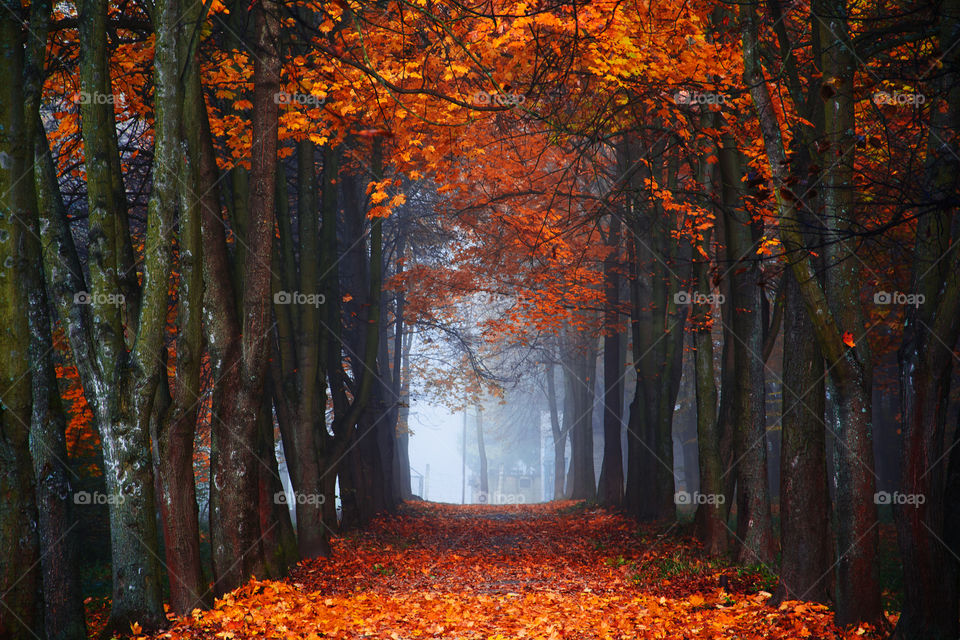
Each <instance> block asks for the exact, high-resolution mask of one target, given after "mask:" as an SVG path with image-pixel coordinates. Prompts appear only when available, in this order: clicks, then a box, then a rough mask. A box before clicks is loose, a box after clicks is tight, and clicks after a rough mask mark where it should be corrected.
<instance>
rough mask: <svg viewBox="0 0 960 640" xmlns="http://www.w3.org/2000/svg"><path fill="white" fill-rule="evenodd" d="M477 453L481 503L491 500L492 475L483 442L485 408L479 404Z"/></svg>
mask: <svg viewBox="0 0 960 640" xmlns="http://www.w3.org/2000/svg"><path fill="white" fill-rule="evenodd" d="M477 455H478V456H479V457H480V498H479V500H480V503H481V504H488V503H489V502H490V477H489V472H488V470H487V448H486V446H485V445H484V443H483V408H482V407H481V406H480V405H477Z"/></svg>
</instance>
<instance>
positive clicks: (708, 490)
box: [691, 236, 727, 555]
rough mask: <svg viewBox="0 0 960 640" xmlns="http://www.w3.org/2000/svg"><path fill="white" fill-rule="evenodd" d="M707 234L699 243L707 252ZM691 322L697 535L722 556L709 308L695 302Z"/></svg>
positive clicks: (701, 287)
mask: <svg viewBox="0 0 960 640" xmlns="http://www.w3.org/2000/svg"><path fill="white" fill-rule="evenodd" d="M708 247H709V236H707V237H706V238H705V239H704V240H703V243H702V247H701V248H702V249H703V250H704V252H706V250H707V248H708ZM709 267H710V263H709V262H708V261H707V260H706V259H704V260H703V261H700V262H698V263H697V267H696V268H697V288H698V291H700V292H701V293H704V294H705V293H706V292H707V291H709V290H710V273H709ZM697 307H698V310H697V312H696V314H695V315H694V317H693V318H691V324H692V325H693V347H694V355H693V357H694V371H695V378H696V382H695V386H696V397H697V461H698V464H699V470H700V493H701V494H703V495H705V496H707V500H706V502H703V503H698V505H697V513H696V516H695V519H694V520H695V522H696V531H697V537H698V538H699V539H700V541H701V542H703V546H704V547H705V548H706V550H707V553H709V554H711V555H721V554H724V553H726V551H727V525H726V508H725V502H726V495H725V494H724V490H723V475H722V474H723V462H722V459H721V455H720V434H719V433H718V424H717V386H716V380H715V377H714V367H713V331H712V325H713V323H712V320H711V309H710V307H708V306H707V305H697Z"/></svg>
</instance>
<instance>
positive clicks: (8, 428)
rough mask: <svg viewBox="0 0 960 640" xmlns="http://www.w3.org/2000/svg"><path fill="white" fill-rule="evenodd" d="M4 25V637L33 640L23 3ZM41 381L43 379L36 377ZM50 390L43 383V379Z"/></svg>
mask: <svg viewBox="0 0 960 640" xmlns="http://www.w3.org/2000/svg"><path fill="white" fill-rule="evenodd" d="M3 10H4V11H5V13H6V14H7V15H5V16H4V17H3V18H0V158H2V160H3V162H0V214H2V215H0V352H2V353H3V354H4V357H3V358H2V362H0V381H2V382H0V385H2V387H0V388H2V394H3V395H2V397H0V549H3V555H4V561H3V563H2V564H0V593H2V594H3V604H2V606H0V637H4V638H12V639H20V638H32V637H34V634H35V630H38V629H42V628H43V621H42V615H43V611H42V608H41V606H40V604H41V601H40V598H39V595H40V580H41V570H40V568H39V567H38V563H37V561H38V559H39V540H38V538H37V524H38V523H37V504H36V495H35V493H34V469H33V461H32V458H31V456H30V446H29V437H30V425H31V420H32V416H31V413H32V411H31V404H32V393H31V380H32V376H31V371H30V365H31V362H30V355H31V353H30V351H31V349H30V346H31V335H30V311H29V301H28V299H27V295H25V292H24V291H23V287H22V284H21V283H22V282H23V281H24V280H25V279H26V277H27V276H26V270H27V269H28V267H29V266H30V265H29V264H28V262H27V254H26V251H25V250H26V248H27V247H28V246H29V243H28V242H27V233H28V224H29V220H30V211H29V206H30V202H29V198H30V191H29V188H28V187H29V181H24V180H22V178H23V176H24V174H26V173H29V170H30V162H29V156H28V152H29V144H28V143H29V140H25V139H24V135H25V131H24V96H23V91H22V83H23V71H24V59H23V31H22V29H21V25H20V22H19V21H18V20H16V19H15V16H17V15H19V13H20V4H19V3H11V2H4V5H3ZM34 375H37V374H36V373H35V374H34ZM38 382H39V383H43V381H42V380H38Z"/></svg>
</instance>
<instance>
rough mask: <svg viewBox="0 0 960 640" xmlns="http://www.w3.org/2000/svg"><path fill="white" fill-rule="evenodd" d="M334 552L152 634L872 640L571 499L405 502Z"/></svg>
mask: <svg viewBox="0 0 960 640" xmlns="http://www.w3.org/2000/svg"><path fill="white" fill-rule="evenodd" d="M671 528H672V527H671ZM667 533H672V535H665V534H667ZM333 545H334V553H333V557H332V558H330V559H317V560H311V561H306V562H303V563H301V564H300V565H299V566H298V567H297V569H295V570H294V571H293V572H292V574H291V576H290V577H289V578H288V579H287V580H285V581H282V582H276V581H269V580H253V581H251V582H249V583H248V584H246V585H244V586H243V587H241V588H240V589H237V590H236V591H233V592H231V593H229V594H226V595H225V596H224V597H223V598H221V599H219V600H218V601H217V603H216V604H215V606H214V607H213V609H212V610H209V611H200V610H196V611H194V612H193V614H192V615H190V616H186V617H184V618H183V619H181V620H178V621H177V622H176V624H175V625H174V626H173V628H172V629H170V630H169V631H168V632H167V633H164V634H160V635H158V636H156V637H157V638H158V639H171V640H179V639H183V640H186V639H188V638H226V639H236V640H240V639H246V638H307V639H310V640H317V639H319V638H392V639H394V640H399V639H401V638H463V639H468V638H469V639H476V640H506V639H508V638H509V639H513V638H545V639H559V638H733V637H736V638H821V639H827V638H857V637H872V633H871V632H870V631H869V629H867V628H864V627H861V628H859V629H851V630H850V631H848V632H846V633H844V632H841V631H840V630H839V629H837V628H836V627H834V626H833V624H832V618H833V616H832V614H831V613H830V611H829V610H828V608H827V607H825V606H823V605H818V604H811V603H800V602H785V603H783V604H782V605H780V607H778V608H773V607H769V606H767V605H766V604H765V602H766V600H767V599H768V598H769V597H770V594H769V593H768V592H766V591H764V590H763V587H765V586H767V585H765V584H764V582H763V578H762V576H760V575H759V574H756V573H752V572H750V571H743V570H739V571H738V570H735V569H732V568H729V567H725V566H724V565H722V564H718V563H715V562H710V561H709V560H707V559H706V558H705V556H704V555H703V554H702V553H701V551H700V549H699V548H698V547H697V545H696V543H695V542H694V541H693V540H692V539H691V538H688V537H685V536H682V535H677V532H676V531H673V532H665V531H662V530H657V529H655V528H653V527H638V526H637V524H636V523H635V522H632V521H630V520H628V519H625V518H622V517H620V516H618V515H614V514H612V513H609V512H607V511H605V510H603V509H599V508H592V507H588V506H587V505H585V504H583V503H577V502H572V501H567V502H555V503H550V504H539V505H526V506H510V507H494V506H454V505H441V504H428V503H406V504H405V505H404V507H403V508H402V510H401V513H400V514H399V515H395V516H385V517H382V518H379V519H377V520H376V521H375V522H374V523H373V524H372V526H371V527H370V528H369V530H367V531H365V532H363V533H359V534H355V535H351V536H348V537H341V538H337V539H335V540H334V541H333Z"/></svg>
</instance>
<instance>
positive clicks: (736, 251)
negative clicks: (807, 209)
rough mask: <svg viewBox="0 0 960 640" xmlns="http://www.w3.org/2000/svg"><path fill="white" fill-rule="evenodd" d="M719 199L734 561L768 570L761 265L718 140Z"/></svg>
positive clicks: (727, 142) (735, 165)
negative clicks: (727, 308)
mask: <svg viewBox="0 0 960 640" xmlns="http://www.w3.org/2000/svg"><path fill="white" fill-rule="evenodd" d="M719 158H720V162H719V165H720V177H721V198H722V202H723V207H724V231H725V235H726V244H727V258H728V260H730V265H729V266H728V268H727V271H728V272H729V273H730V275H729V278H730V305H731V308H732V313H731V316H732V318H731V319H730V337H731V338H732V340H733V343H732V345H731V349H732V351H733V364H734V367H735V370H736V372H737V375H736V378H735V381H734V388H733V389H732V393H733V397H732V399H731V401H732V406H731V412H732V413H731V417H732V419H733V424H734V435H733V442H734V453H735V456H736V459H735V472H736V481H737V493H736V496H737V538H738V539H739V541H740V548H739V551H738V558H739V560H740V562H743V563H747V564H756V563H763V564H767V565H770V564H772V563H773V560H774V556H775V542H774V539H773V520H772V517H771V515H770V490H769V487H768V484H767V438H766V411H765V395H764V392H763V390H764V381H763V366H764V363H763V359H762V353H763V330H764V327H763V324H762V318H761V314H760V296H761V295H762V290H761V289H760V283H759V280H760V265H759V261H757V260H756V259H755V254H756V251H755V248H754V244H753V242H752V238H751V236H750V224H749V220H747V219H744V216H749V214H747V213H746V212H745V211H742V210H739V207H741V206H742V198H741V193H740V184H741V183H740V178H741V176H742V171H741V166H740V159H739V154H738V152H737V150H736V147H735V146H734V143H733V140H732V137H731V136H730V135H729V134H728V135H725V136H724V137H723V138H722V140H721V145H720V151H719Z"/></svg>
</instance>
